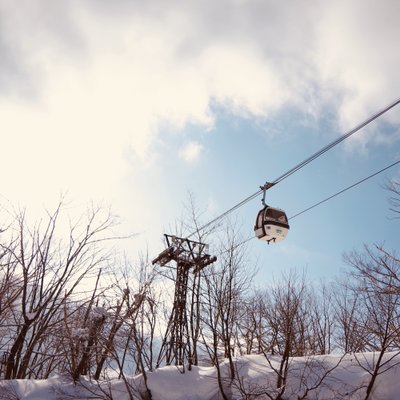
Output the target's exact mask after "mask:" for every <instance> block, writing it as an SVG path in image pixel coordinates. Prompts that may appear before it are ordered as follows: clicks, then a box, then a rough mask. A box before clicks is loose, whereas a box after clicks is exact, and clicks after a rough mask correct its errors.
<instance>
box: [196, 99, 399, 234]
mask: <svg viewBox="0 0 400 400" xmlns="http://www.w3.org/2000/svg"><path fill="white" fill-rule="evenodd" d="M399 103H400V98H398V99H397V100H395V101H393V102H392V103H390V104H389V105H387V106H386V107H385V108H383V109H382V110H380V111H378V112H376V113H375V114H373V115H372V116H370V117H369V118H367V119H366V120H365V121H363V122H361V123H360V124H359V125H357V126H356V127H355V128H353V129H352V130H350V131H349V132H347V133H345V134H344V135H342V136H340V137H339V138H337V139H336V140H334V141H333V142H331V143H329V144H327V145H326V146H325V147H323V148H322V149H320V150H319V151H317V152H316V153H314V154H312V155H311V156H310V157H308V158H306V159H305V160H303V161H302V162H300V163H298V164H297V165H295V166H294V167H293V168H291V169H289V170H288V171H286V172H285V173H284V174H282V175H281V176H279V177H278V178H276V179H275V180H274V181H272V182H268V183H267V184H266V185H264V186H262V187H260V189H259V190H258V191H257V192H255V193H253V194H252V195H250V196H248V197H246V198H245V199H244V200H242V201H241V202H239V203H237V204H236V205H234V206H233V207H231V208H229V209H228V210H227V211H225V212H224V213H222V214H221V215H219V216H217V217H215V218H214V219H212V220H211V221H210V222H208V223H207V224H205V225H203V226H202V227H200V228H199V229H197V230H196V231H194V232H193V233H191V234H190V235H189V236H188V238H189V237H191V236H193V235H195V234H196V233H197V232H199V231H203V230H204V229H206V228H208V227H209V226H211V225H214V224H215V223H216V222H218V221H219V220H221V219H223V218H225V217H226V216H227V215H229V214H230V213H232V212H233V211H235V210H237V209H238V208H240V207H241V206H243V205H244V204H246V203H248V202H249V201H251V200H253V199H254V198H256V197H258V196H259V195H260V194H261V193H263V192H265V190H267V189H270V188H271V187H273V186H275V185H276V184H278V183H280V182H282V181H283V180H284V179H286V178H288V177H289V176H291V175H292V174H294V173H295V172H297V171H299V170H300V169H301V168H303V167H305V166H306V165H307V164H309V163H310V162H311V161H314V160H315V159H316V158H318V157H320V156H321V155H323V154H324V153H326V152H327V151H328V150H330V149H332V148H333V147H335V146H336V145H338V144H339V143H341V142H342V141H344V140H346V139H348V138H349V137H350V136H352V135H353V134H355V133H356V132H358V131H359V130H360V129H362V128H364V127H365V126H367V125H368V124H370V123H371V122H372V121H374V120H376V119H377V118H379V117H380V116H382V115H383V114H385V113H386V112H388V111H389V110H391V109H392V108H393V107H395V106H397V105H398V104H399Z"/></svg>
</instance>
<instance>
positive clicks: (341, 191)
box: [236, 160, 400, 247]
mask: <svg viewBox="0 0 400 400" xmlns="http://www.w3.org/2000/svg"><path fill="white" fill-rule="evenodd" d="M397 164H400V160H398V161H396V162H394V163H392V164H390V165H388V166H386V167H385V168H382V169H380V170H379V171H377V172H374V173H373V174H371V175H369V176H367V177H366V178H363V179H361V180H359V181H357V182H355V183H353V184H352V185H350V186H347V187H346V188H344V189H342V190H339V191H338V192H336V193H335V194H332V195H331V196H329V197H327V198H325V199H323V200H321V201H319V202H317V203H315V204H313V205H312V206H310V207H307V208H306V209H304V210H303V211H300V212H298V213H297V214H295V215H293V216H291V217H290V218H288V220H292V219H294V218H296V217H298V216H299V215H301V214H304V213H306V212H308V211H310V210H312V209H313V208H315V207H318V206H319V205H321V204H323V203H326V202H327V201H329V200H331V199H333V198H334V197H336V196H339V195H340V194H342V193H344V192H347V191H348V190H350V189H352V188H354V187H356V186H358V185H360V184H361V183H363V182H365V181H367V180H368V179H371V178H373V177H374V176H376V175H379V174H381V173H382V172H385V171H386V170H388V169H389V168H392V167H394V166H395V165H397ZM252 239H255V236H254V235H251V236H250V237H248V238H247V239H245V240H243V241H242V242H240V243H239V244H238V245H237V246H236V247H239V246H241V245H243V244H245V243H247V242H249V241H250V240H252Z"/></svg>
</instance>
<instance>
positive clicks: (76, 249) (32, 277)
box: [0, 202, 115, 379]
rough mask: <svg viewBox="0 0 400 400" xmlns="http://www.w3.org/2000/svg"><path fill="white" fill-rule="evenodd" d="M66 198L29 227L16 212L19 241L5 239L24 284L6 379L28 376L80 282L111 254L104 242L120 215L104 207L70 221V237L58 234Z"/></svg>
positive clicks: (22, 215) (95, 208)
mask: <svg viewBox="0 0 400 400" xmlns="http://www.w3.org/2000/svg"><path fill="white" fill-rule="evenodd" d="M62 206H63V204H62V202H60V204H59V205H58V207H57V209H56V210H55V212H53V213H51V214H50V213H49V214H48V215H47V220H46V221H44V222H43V221H41V222H39V223H37V224H36V225H34V226H33V228H31V227H29V226H28V225H29V224H28V223H27V220H26V213H25V212H21V213H20V214H19V215H17V217H16V226H15V228H14V232H15V233H14V237H15V240H14V241H12V243H13V245H12V246H11V245H9V244H4V243H1V244H0V246H1V247H0V249H1V251H2V252H6V253H8V254H9V257H10V262H11V263H12V265H15V268H16V274H17V276H18V277H19V280H20V282H21V283H20V285H21V289H20V290H21V293H20V301H19V303H18V310H16V311H15V312H14V323H15V330H14V333H13V341H12V342H11V343H10V348H9V353H8V357H7V361H6V370H5V379H11V378H24V377H26V376H27V374H28V373H29V369H30V363H31V361H32V357H33V356H34V354H35V352H36V350H37V348H38V346H39V344H40V342H41V339H42V338H43V336H45V335H47V333H48V330H49V328H50V327H51V326H53V325H54V324H56V322H57V320H58V321H62V318H63V317H62V315H63V313H62V312H61V310H62V309H63V305H64V303H65V301H66V299H69V298H70V297H71V296H72V294H73V293H74V292H75V291H76V289H77V287H78V286H79V285H80V284H81V283H82V282H83V281H84V280H85V279H87V278H90V276H91V274H92V273H93V272H94V271H96V269H97V268H99V267H100V266H101V265H102V263H104V262H105V261H106V259H107V251H106V247H105V246H104V242H105V241H106V240H109V239H110V238H111V237H110V236H108V233H107V232H108V231H109V230H110V229H111V228H112V227H113V226H114V225H115V219H114V218H113V216H112V215H111V213H110V212H109V210H104V209H102V208H101V207H91V208H89V209H88V211H87V214H86V215H85V217H82V218H81V219H79V220H78V221H77V222H76V223H73V224H71V225H70V228H69V233H68V237H67V240H66V241H62V240H59V239H58V238H57V232H56V231H57V229H56V228H57V227H58V224H59V217H60V214H61V212H62Z"/></svg>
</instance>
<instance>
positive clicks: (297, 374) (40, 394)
mask: <svg viewBox="0 0 400 400" xmlns="http://www.w3.org/2000/svg"><path fill="white" fill-rule="evenodd" d="M393 355H394V353H387V354H386V355H385V358H384V360H390V358H391V357H392V356H393ZM376 361H377V354H374V353H363V354H349V355H346V356H340V355H327V356H315V357H309V358H307V357H298V358H293V359H291V361H290V364H289V374H288V379H287V383H286V385H285V386H284V396H283V399H287V400H291V399H293V400H297V399H298V398H302V396H303V395H304V394H305V393H306V390H307V389H308V393H307V396H306V397H304V398H305V399H312V400H314V399H318V400H328V399H342V398H343V399H350V400H356V399H357V400H360V399H364V398H365V390H366V387H367V385H368V382H369V380H370V378H371V375H370V374H369V373H368V371H367V370H368V368H369V370H371V369H370V368H371V367H372V366H373V365H375V363H376ZM279 362H280V359H279V357H277V356H270V357H268V360H267V359H266V357H264V356H263V355H250V356H243V357H239V358H237V359H236V360H235V368H236V373H237V377H236V379H235V380H234V381H233V382H232V383H230V380H229V379H226V377H227V373H228V364H227V362H224V363H222V364H221V371H222V373H223V375H224V376H225V381H224V382H225V383H224V387H225V390H226V394H227V397H228V398H229V399H232V400H239V399H244V398H245V396H244V394H243V393H244V391H245V392H246V393H247V394H252V395H253V396H254V397H248V398H257V399H267V398H268V397H267V396H266V395H265V394H263V393H265V392H266V391H268V393H269V394H273V393H275V395H276V394H277V393H278V392H277V390H276V389H274V388H276V379H277V375H276V373H275V372H274V371H273V369H272V368H271V367H273V368H276V367H278V365H279ZM397 362H398V360H397V358H396V357H394V358H393V359H392V360H390V361H389V365H390V366H391V368H389V369H387V366H386V367H385V370H386V369H387V370H386V371H385V372H384V373H382V374H381V375H379V376H378V377H377V380H376V384H375V388H374V390H373V392H372V395H371V397H370V400H383V399H384V400H397V399H398V398H399V393H400V379H399V376H400V375H399V374H400V367H399V366H397ZM322 378H324V379H323V382H322V383H321V379H322ZM128 382H129V384H130V385H131V387H132V388H136V389H134V391H136V393H137V388H139V387H143V380H142V378H141V377H140V376H136V377H133V378H130V379H129V380H128ZM148 383H149V388H150V390H151V393H152V399H153V400H185V399H193V400H200V399H201V400H216V399H218V398H221V397H220V396H218V394H219V386H218V381H217V374H216V369H215V368H213V367H200V366H199V367H192V370H191V371H188V370H187V369H186V370H185V373H182V372H181V370H180V369H178V368H176V367H172V366H169V367H164V368H159V369H158V370H155V371H154V372H151V373H148ZM85 386H86V387H87V388H90V390H91V391H93V392H96V393H101V390H102V391H103V393H105V392H107V391H111V392H112V398H113V399H114V400H128V399H129V396H128V393H127V390H126V385H125V383H124V382H123V381H122V380H117V379H113V380H111V381H109V382H105V381H103V382H100V383H96V382H94V381H90V380H89V379H85V378H82V379H81V382H80V383H79V384H78V385H74V384H73V383H72V382H71V380H70V379H69V378H68V377H66V376H54V377H51V378H49V379H47V380H33V379H21V380H12V381H0V399H20V400H43V399H48V400H56V399H60V398H61V397H62V396H65V397H67V395H68V396H71V397H70V398H74V399H85V398H89V397H91V396H93V393H91V394H89V392H88V391H86V390H85V389H84V387H85ZM100 388H101V390H100ZM274 390H275V391H274ZM60 396H61V397H60ZM72 396H73V397H72ZM98 398H106V396H105V395H104V394H103V396H99V397H98ZM137 398H139V396H138V395H137Z"/></svg>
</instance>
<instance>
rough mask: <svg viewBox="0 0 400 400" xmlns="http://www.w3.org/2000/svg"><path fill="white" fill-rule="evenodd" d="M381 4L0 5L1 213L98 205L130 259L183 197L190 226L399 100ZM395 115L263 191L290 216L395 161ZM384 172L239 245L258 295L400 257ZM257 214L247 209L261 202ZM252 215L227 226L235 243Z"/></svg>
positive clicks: (173, 217)
mask: <svg viewBox="0 0 400 400" xmlns="http://www.w3.org/2000/svg"><path fill="white" fill-rule="evenodd" d="M399 14H400V3H399V2H398V1H396V0H385V1H377V0H375V1H373V0H354V1H352V2H348V1H344V0H338V1H335V2H326V1H322V0H317V1H313V2H298V1H293V0H288V1H285V2H276V1H272V0H262V1H261V0H254V1H253V0H220V1H218V2H215V1H210V0H204V1H186V2H178V1H175V0H172V1H169V2H168V5H166V3H165V2H163V1H160V0H154V1H147V2H139V1H135V0H130V1H128V0H115V1H112V2H109V1H104V0H85V1H78V0H71V1H68V2H65V1H61V0H20V1H18V2H15V1H12V0H0V143H1V157H0V170H1V171H2V174H1V179H2V185H1V189H0V204H1V205H2V206H3V207H6V208H7V207H10V205H12V206H15V205H19V206H23V207H27V209H28V210H32V212H38V211H37V210H41V209H43V208H45V207H47V208H51V207H53V206H54V205H55V204H56V203H57V201H58V199H59V198H60V194H61V193H67V194H68V195H67V196H68V199H69V200H70V201H71V202H73V203H74V204H75V205H76V209H79V207H81V206H82V207H83V205H84V204H86V203H87V202H90V201H94V202H98V203H103V204H109V205H111V207H112V208H113V210H114V212H115V213H117V214H118V215H119V216H120V217H121V220H122V221H123V224H122V227H121V229H122V230H123V231H124V232H127V233H128V232H129V233H136V234H137V235H136V236H135V237H134V238H132V239H130V240H129V241H126V242H125V244H124V246H126V247H127V249H128V251H129V252H130V253H131V254H133V255H137V254H139V253H140V252H145V251H146V249H147V250H148V252H149V254H150V256H151V254H154V255H157V254H158V253H159V252H160V251H162V250H163V246H164V245H163V242H162V235H163V233H174V232H171V231H172V230H173V229H174V226H175V225H176V222H177V221H178V220H179V219H181V218H182V216H183V215H184V214H185V204H186V205H187V204H188V199H189V197H190V195H189V194H191V196H192V198H193V199H195V203H196V204H197V206H198V208H199V210H201V211H202V212H203V214H202V216H201V218H202V221H203V222H204V223H206V222H208V221H210V220H211V219H213V218H214V217H215V216H217V215H220V214H221V213H223V212H224V211H226V210H227V209H229V208H230V207H231V206H233V205H235V204H237V203H238V202H240V201H241V200H243V199H244V198H246V197H247V196H249V195H251V194H253V193H255V192H256V191H257V190H258V188H259V186H260V185H263V184H264V183H265V182H266V181H273V180H274V179H276V178H277V177H278V176H280V175H281V174H283V173H284V172H286V171H288V170H289V169H290V168H292V167H293V166H294V165H296V164H297V163H298V162H300V161H302V160H303V159H305V158H307V157H308V156H310V155H311V154H313V153H314V152H316V151H317V150H319V149H320V148H322V147H323V146H325V145H326V144H327V143H329V142H331V141H332V140H334V139H336V138H337V137H339V136H340V135H341V134H343V133H345V132H347V131H349V130H350V129H352V128H353V127H355V126H357V125H358V124H359V123H360V122H362V121H363V120H365V119H366V118H367V117H369V116H370V115H371V114H373V113H375V112H376V111H378V110H380V109H382V108H384V107H385V106H386V105H388V104H389V103H391V102H392V101H394V100H395V99H397V98H399V97H400V79H399V78H398V71H399V67H400V52H399V51H398V37H399V36H400V26H399V24H398V18H397V16H398V15H399ZM399 122H400V106H398V107H396V108H394V109H393V110H391V111H390V112H388V113H387V114H385V115H384V116H383V117H381V118H380V119H379V120H378V121H376V122H374V123H372V124H370V125H369V126H368V127H367V128H365V129H363V130H362V131H360V132H358V133H357V134H355V135H353V136H352V137H351V139H348V140H346V141H345V142H344V143H342V144H340V145H338V146H336V147H335V148H334V149H333V150H331V151H329V152H328V153H326V154H325V155H323V156H322V157H320V158H318V159H317V160H316V161H314V162H312V163H311V164H310V165H308V166H306V167H305V168H303V169H302V170H301V171H299V172H297V173H296V174H294V175H293V176H291V177H290V178H288V179H287V180H285V181H284V182H282V183H280V184H279V185H277V186H276V187H274V188H273V189H271V190H270V191H269V192H268V193H267V202H268V203H269V204H271V205H273V206H276V207H280V208H282V209H284V210H285V211H286V213H287V214H288V216H289V217H290V216H291V215H294V214H296V213H297V212H299V211H302V210H303V209H305V208H307V207H309V206H310V205H312V204H314V203H316V202H317V201H319V200H322V199H323V198H325V197H327V196H330V195H331V194H333V193H335V192H337V191H338V190H341V189H343V188H344V187H346V186H348V185H350V184H353V183H354V182H356V181H358V180H360V179H362V178H364V177H366V176H368V175H369V174H371V173H374V172H376V171H377V170H379V169H381V168H383V167H385V166H387V165H389V164H391V163H392V162H395V161H397V160H399V159H400V130H399ZM385 179H400V168H399V166H397V167H394V168H392V169H391V170H389V171H387V172H386V173H385V174H383V175H381V176H379V177H377V178H374V179H373V180H370V181H368V182H366V183H364V184H363V185H362V186H359V187H358V188H356V189H353V190H352V191H350V192H347V193H345V194H343V195H341V196H339V197H338V198H336V199H333V200H331V201H329V202H327V203H326V204H324V205H321V206H320V207H318V208H316V209H314V210H312V211H310V212H308V213H305V214H303V215H301V216H299V217H297V218H296V219H293V221H291V230H290V232H289V235H288V237H287V238H286V240H285V241H284V242H282V243H280V244H276V245H275V246H274V245H270V246H267V245H266V244H265V243H264V242H259V241H257V240H255V239H254V240H251V241H249V242H248V247H249V253H250V254H251V255H252V258H253V259H254V263H256V264H257V266H258V268H259V274H258V282H260V283H263V282H266V281H268V280H270V279H271V277H272V276H274V275H279V274H280V272H281V271H288V270H289V269H291V268H294V269H299V270H302V269H306V270H307V271H308V274H309V276H310V279H315V280H318V279H325V278H331V277H332V276H334V275H335V274H337V273H339V272H340V271H341V270H342V269H343V268H344V267H345V266H344V264H343V261H342V255H343V253H344V252H349V251H352V250H361V251H362V248H363V245H364V244H369V245H371V244H374V243H379V244H382V243H384V244H385V246H387V247H388V248H389V249H395V248H396V247H398V245H399V239H398V236H399V235H398V231H399V221H398V220H397V221H396V220H394V219H393V218H392V217H393V215H392V214H391V213H390V211H389V204H388V202H387V197H388V193H387V192H385V190H384V189H382V185H383V184H384V182H385ZM260 200H261V198H260ZM260 207H261V201H258V200H253V201H252V202H250V203H248V204H246V205H245V206H243V207H241V208H240V209H239V210H238V211H237V212H236V213H234V214H233V215H230V218H231V220H233V221H234V223H235V224H236V225H237V226H238V227H239V234H240V235H241V236H242V237H243V238H244V239H247V238H248V237H250V236H251V235H252V229H253V225H254V220H255V217H256V214H257V211H258V209H259V208H260Z"/></svg>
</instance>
